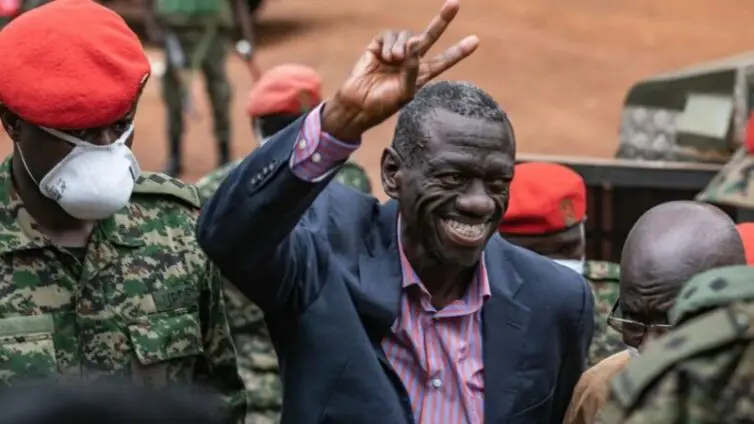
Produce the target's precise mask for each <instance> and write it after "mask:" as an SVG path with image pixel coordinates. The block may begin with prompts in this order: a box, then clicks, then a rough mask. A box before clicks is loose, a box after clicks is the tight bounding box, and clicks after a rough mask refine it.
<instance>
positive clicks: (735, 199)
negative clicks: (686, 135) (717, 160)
mask: <svg viewBox="0 0 754 424" xmlns="http://www.w3.org/2000/svg"><path fill="white" fill-rule="evenodd" d="M696 199H697V200H699V201H702V202H710V203H715V204H719V205H726V206H735V207H742V208H750V209H754V155H752V154H750V153H749V152H748V151H747V150H746V148H744V147H741V148H740V149H738V151H737V152H736V153H735V154H734V155H733V157H732V158H731V160H730V161H729V162H728V163H727V164H726V165H725V166H724V167H723V169H722V170H721V171H720V172H719V173H718V174H717V176H715V178H713V179H712V181H710V183H709V184H708V185H707V187H706V188H705V189H704V191H702V192H701V193H699V195H698V196H697V197H696Z"/></svg>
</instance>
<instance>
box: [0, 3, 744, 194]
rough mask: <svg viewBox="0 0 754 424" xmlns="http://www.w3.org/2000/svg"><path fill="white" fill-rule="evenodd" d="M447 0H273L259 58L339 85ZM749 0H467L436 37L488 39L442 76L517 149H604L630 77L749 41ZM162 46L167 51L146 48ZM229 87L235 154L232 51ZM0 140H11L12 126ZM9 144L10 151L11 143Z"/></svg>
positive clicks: (149, 98)
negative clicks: (505, 120) (502, 127)
mask: <svg viewBox="0 0 754 424" xmlns="http://www.w3.org/2000/svg"><path fill="white" fill-rule="evenodd" d="M441 3H442V1H441V0H412V1H406V0H379V1H365V0H267V5H266V7H265V8H264V10H263V11H262V13H261V16H260V27H259V30H258V32H259V37H260V45H261V46H260V50H259V56H258V57H259V62H260V64H261V65H262V66H263V67H270V66H274V65H276V64H280V63H285V62H299V63H304V64H307V65H310V66H313V67H315V68H316V69H317V70H318V71H319V72H320V73H321V74H322V76H323V78H324V81H325V90H326V92H327V93H332V92H333V91H334V90H335V89H337V87H338V84H339V82H340V81H342V80H343V79H344V78H345V77H346V76H347V74H348V72H349V70H350V68H351V65H352V64H353V62H354V61H355V60H356V58H357V57H358V56H359V54H360V53H361V51H362V49H363V47H364V46H365V45H366V44H367V42H368V41H369V40H370V39H371V38H372V37H373V36H374V35H375V34H377V33H378V32H379V31H381V30H384V29H388V28H399V29H400V28H409V29H412V30H417V31H418V30H421V29H422V28H423V27H424V25H425V24H426V22H428V20H429V19H430V18H431V17H432V16H433V14H434V13H435V12H436V10H437V8H439V6H440V5H441ZM752 22H754V6H752V5H751V3H750V0H664V1H657V0H632V1H626V2H606V1H604V0H569V1H562V0H527V1H500V0H497V1H493V0H464V1H463V2H462V9H461V12H460V14H459V15H458V17H457V18H456V21H455V22H454V25H453V26H452V27H451V28H450V29H449V30H448V32H447V33H446V34H445V36H444V38H443V40H442V41H441V42H440V43H439V44H440V46H439V47H442V46H447V45H449V44H450V43H452V42H454V41H455V40H457V39H459V38H461V37H462V36H464V35H467V34H471V33H474V34H477V35H478V36H479V37H480V38H481V41H482V45H481V47H480V49H479V51H477V52H476V53H475V55H474V56H473V57H472V58H470V59H469V60H467V61H465V62H464V63H462V64H461V65H459V66H457V67H456V68H454V69H453V70H452V71H450V72H448V73H447V74H446V75H445V76H444V78H447V79H463V80H469V81H472V82H474V83H476V84H477V85H479V86H481V87H482V88H484V89H485V90H487V91H488V92H489V93H491V94H492V95H493V96H494V97H495V98H496V99H497V100H498V101H499V102H500V104H501V105H502V106H503V107H504V108H505V110H507V112H508V113H509V114H510V116H511V117H512V121H513V124H514V127H515V129H516V134H517V137H518V140H519V151H520V152H527V153H552V154H570V155H580V156H599V157H608V156H610V155H611V154H612V153H613V151H614V150H615V148H616V144H617V141H616V133H617V128H618V117H619V112H620V106H621V102H622V99H623V96H624V95H625V92H626V90H627V89H628V88H629V87H630V86H631V85H632V83H633V82H635V81H637V80H639V79H642V78H644V77H647V76H649V75H652V74H654V73H658V72H664V71H668V70H672V69H674V68H678V67H683V66H686V65H689V64H693V63H695V62H699V61H706V60H710V59H715V58H718V57H723V56H727V55H732V54H736V53H739V52H741V51H745V50H748V49H752V48H754V46H753V45H752V44H751V40H752V37H751V35H752V31H751V23H752ZM149 54H150V56H154V57H156V58H159V57H160V55H161V53H160V52H159V51H156V50H150V51H149ZM228 69H229V74H230V78H231V80H232V84H233V87H234V92H235V98H234V105H233V107H234V115H233V119H234V137H233V151H234V153H235V156H239V157H240V156H242V155H244V154H245V153H247V152H248V151H249V149H250V148H251V146H252V142H253V141H252V135H251V131H250V129H249V127H248V123H247V119H246V118H245V117H244V114H243V106H244V103H245V100H246V95H247V93H248V90H249V88H250V81H249V78H248V75H247V73H246V71H245V69H244V67H243V64H242V63H241V61H240V60H238V59H237V58H233V60H232V61H231V62H230V63H229V65H228ZM195 93H196V96H197V97H196V101H197V103H198V108H199V110H200V112H201V116H200V118H199V119H197V120H196V121H194V122H192V123H191V124H190V126H189V134H188V137H187V143H186V144H187V152H186V158H185V169H186V174H185V175H184V178H185V179H186V180H189V181H193V180H195V179H196V178H198V177H200V176H201V175H203V174H206V173H207V172H210V171H211V170H212V169H213V167H214V166H215V160H216V159H215V157H216V156H215V148H214V143H213V140H212V137H211V132H210V118H209V114H208V112H209V109H208V106H207V103H206V96H205V95H204V92H203V88H202V87H200V86H197V87H196V88H195ZM393 125H394V121H393V120H391V121H389V122H387V123H385V124H383V125H382V126H380V127H379V128H376V129H374V130H372V131H371V132H370V133H368V134H367V135H366V137H365V141H364V146H363V147H362V148H361V149H360V150H359V151H358V152H357V153H356V159H357V160H358V161H359V162H360V163H362V164H363V165H365V166H366V167H367V168H368V169H369V172H370V174H371V176H372V178H376V177H377V175H378V173H379V171H378V163H379V157H380V153H381V151H382V148H383V147H384V146H385V145H386V144H387V143H389V141H390V139H391V137H392V131H393ZM164 133H165V131H164V112H163V106H162V102H161V99H160V94H159V80H158V79H157V78H153V79H152V80H151V81H150V82H149V85H148V87H147V89H146V90H145V94H144V96H143V99H142V101H141V105H140V108H139V111H138V116H137V136H136V137H137V138H136V142H135V150H136V154H137V157H138V158H139V160H140V162H141V164H142V167H143V168H144V169H146V170H157V169H160V168H161V166H162V164H163V161H164V159H165V152H166V146H165V141H164V140H165V139H164ZM1 147H2V148H3V149H5V152H7V151H9V150H10V147H11V146H10V143H9V141H8V139H7V137H6V138H5V139H4V143H2V145H1ZM5 152H3V153H5Z"/></svg>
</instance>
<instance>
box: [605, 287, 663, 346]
mask: <svg viewBox="0 0 754 424" xmlns="http://www.w3.org/2000/svg"><path fill="white" fill-rule="evenodd" d="M619 304H620V298H619V299H618V300H617V301H616V302H615V305H613V309H612V310H611V311H610V314H609V315H608V316H607V325H609V326H610V328H612V329H613V330H615V331H617V332H619V333H621V334H622V335H623V339H624V340H625V341H626V344H628V345H629V346H631V347H638V346H639V345H640V344H641V342H642V340H644V338H645V337H646V336H647V334H649V333H652V334H656V335H662V334H665V333H667V332H668V331H670V329H672V328H673V326H672V325H670V324H644V323H643V322H639V321H634V320H631V319H626V318H623V317H622V316H621V315H622V313H621V311H620V308H619V307H618V305H619Z"/></svg>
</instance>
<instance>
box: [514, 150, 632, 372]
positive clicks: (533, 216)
mask: <svg viewBox="0 0 754 424" xmlns="http://www.w3.org/2000/svg"><path fill="white" fill-rule="evenodd" d="M585 219H586V186H585V185H584V180H583V179H582V178H581V176H580V175H578V174H577V173H575V172H574V171H572V170H571V169H569V168H566V167H564V166H562V165H557V164H550V163H536V162H530V163H523V164H519V165H516V173H515V177H514V178H513V182H512V183H511V187H510V201H509V206H508V209H507V210H506V212H505V217H504V218H503V222H502V224H501V225H500V232H501V234H502V235H503V237H505V239H506V240H508V241H510V242H511V243H514V244H517V245H519V246H523V247H526V248H528V249H531V250H533V251H535V252H537V253H539V254H541V255H544V256H548V257H550V258H552V259H554V260H555V261H556V262H559V263H560V264H562V265H565V266H567V267H569V268H571V269H573V270H574V271H576V272H578V273H580V274H581V275H583V276H584V278H585V279H586V280H587V281H588V282H589V285H590V286H591V289H592V293H593V295H594V301H595V305H594V311H595V317H594V337H593V339H592V344H591V346H590V349H589V365H590V366H591V365H594V364H596V363H597V362H599V361H601V360H602V359H605V358H607V357H608V356H610V355H612V354H614V353H616V352H620V351H622V350H624V349H625V345H624V344H623V343H622V342H621V340H620V334H618V333H616V332H615V331H614V330H612V329H611V328H609V327H608V326H607V316H608V314H609V313H610V310H611V309H612V308H613V305H614V304H615V302H616V300H617V299H618V282H619V278H620V271H619V266H618V265H617V264H614V263H610V262H602V261H585V260H584V251H585V248H586V241H585V239H584V221H585Z"/></svg>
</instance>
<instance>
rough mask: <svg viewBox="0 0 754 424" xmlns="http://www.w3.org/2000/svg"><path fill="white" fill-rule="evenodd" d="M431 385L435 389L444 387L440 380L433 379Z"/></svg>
mask: <svg viewBox="0 0 754 424" xmlns="http://www.w3.org/2000/svg"><path fill="white" fill-rule="evenodd" d="M429 384H431V385H432V388H433V389H439V388H440V387H442V380H440V379H439V378H433V379H432V380H430V382H429Z"/></svg>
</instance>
